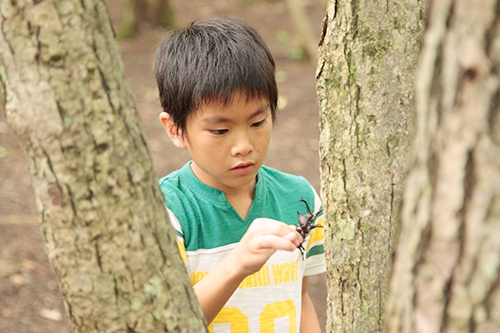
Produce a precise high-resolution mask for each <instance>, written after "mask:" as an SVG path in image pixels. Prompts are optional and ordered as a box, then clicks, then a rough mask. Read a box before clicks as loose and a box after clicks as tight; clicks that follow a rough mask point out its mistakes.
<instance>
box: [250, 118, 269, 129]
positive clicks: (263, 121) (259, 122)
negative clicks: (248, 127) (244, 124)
mask: <svg viewBox="0 0 500 333" xmlns="http://www.w3.org/2000/svg"><path fill="white" fill-rule="evenodd" d="M266 121H267V117H266V118H264V119H263V120H261V121H258V122H256V123H253V124H252V127H261V126H262V125H264V124H265V123H266Z"/></svg>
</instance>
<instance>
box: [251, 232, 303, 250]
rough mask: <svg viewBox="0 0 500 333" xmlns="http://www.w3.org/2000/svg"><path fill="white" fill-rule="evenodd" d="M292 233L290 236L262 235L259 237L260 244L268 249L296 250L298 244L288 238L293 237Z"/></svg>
mask: <svg viewBox="0 0 500 333" xmlns="http://www.w3.org/2000/svg"><path fill="white" fill-rule="evenodd" d="M291 234H292V233H290V236H289V235H286V236H287V237H278V236H275V235H266V236H262V237H260V239H259V246H260V247H261V248H267V249H275V250H285V251H294V250H295V249H296V248H297V246H298V245H297V244H296V243H295V242H294V241H292V240H291V239H288V237H290V238H292V237H293V236H291Z"/></svg>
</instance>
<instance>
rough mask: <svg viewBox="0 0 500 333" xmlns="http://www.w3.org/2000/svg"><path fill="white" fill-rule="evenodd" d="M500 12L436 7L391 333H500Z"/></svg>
mask: <svg viewBox="0 0 500 333" xmlns="http://www.w3.org/2000/svg"><path fill="white" fill-rule="evenodd" d="M499 8H500V7H499V2H498V1H493V0H484V1H452V0H445V1H431V2H430V5H429V12H428V19H427V24H426V27H427V28H426V32H425V35H424V43H423V47H422V54H421V62H420V64H419V70H418V74H417V85H416V88H417V89H416V102H417V115H416V126H415V127H416V130H415V137H414V139H413V142H412V152H411V160H410V162H411V168H410V171H409V174H408V178H407V182H406V187H405V191H404V197H403V206H402V215H401V235H400V240H399V242H398V246H397V252H396V257H395V262H394V271H393V275H392V279H391V296H390V298H389V301H388V310H387V332H412V333H413V332H414V333H420V332H425V333H432V332H457V333H458V332H491V333H493V332H500V277H499V275H500V111H499V108H500V81H499V79H500V77H499V72H500V48H499V45H500V24H499V23H500V10H499Z"/></svg>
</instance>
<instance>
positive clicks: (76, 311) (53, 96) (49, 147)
mask: <svg viewBox="0 0 500 333" xmlns="http://www.w3.org/2000/svg"><path fill="white" fill-rule="evenodd" d="M0 28H1V29H0V79H1V83H2V84H1V85H0V89H1V92H2V94H1V95H3V96H4V100H3V102H4V106H5V107H4V109H5V112H6V118H7V121H8V123H9V125H10V127H11V128H12V130H13V132H14V133H15V134H16V135H17V137H18V138H19V140H20V142H21V144H22V146H23V149H24V151H25V153H26V156H27V159H28V163H29V168H30V172H31V175H32V179H33V184H34V190H35V195H36V201H37V208H38V210H39V212H40V214H41V220H42V230H43V234H44V237H45V242H46V247H47V252H48V256H49V259H50V262H51V264H52V265H53V267H54V270H55V272H56V275H57V276H58V279H59V282H60V287H61V292H62V295H63V297H64V300H65V304H66V307H67V310H68V314H69V318H70V321H71V324H72V327H73V330H74V332H160V331H161V332H203V331H206V328H205V323H204V319H203V315H202V312H201V309H200V307H199V304H198V303H197V300H196V297H195V296H194V293H193V291H192V288H191V285H190V282H189V279H188V276H187V274H186V271H185V268H184V265H183V263H182V260H181V259H180V257H179V255H178V252H177V248H176V244H175V233H174V231H173V229H172V227H171V226H170V224H169V222H168V216H167V214H166V211H165V207H164V200H163V196H162V194H161V192H160V190H159V187H158V185H157V180H156V176H155V172H154V170H153V167H152V161H151V156H150V154H149V151H148V148H147V146H146V141H145V137H144V135H143V132H142V128H141V125H140V120H139V117H138V115H137V112H136V110H135V107H134V101H133V98H132V94H131V91H130V88H129V86H128V84H127V83H126V79H125V76H124V74H123V70H122V63H121V59H120V57H119V52H118V49H117V45H116V43H115V40H114V37H113V32H112V27H111V24H110V21H109V18H108V15H107V10H106V7H105V5H104V2H102V1H97V0H85V1H76V0H59V1H56V0H54V1H50V0H41V1H40V0H38V1H24V0H18V1H2V2H1V4H0Z"/></svg>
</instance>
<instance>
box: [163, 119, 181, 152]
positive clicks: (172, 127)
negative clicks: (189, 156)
mask: <svg viewBox="0 0 500 333" xmlns="http://www.w3.org/2000/svg"><path fill="white" fill-rule="evenodd" d="M160 122H161V124H162V125H163V128H164V129H165V132H167V135H168V137H169V138H170V140H172V142H173V143H174V145H175V146H176V147H177V148H186V143H185V142H184V137H183V135H182V134H183V133H182V131H181V130H179V127H178V126H177V124H175V122H174V120H173V119H172V117H171V116H170V115H169V114H168V113H166V112H162V113H160Z"/></svg>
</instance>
